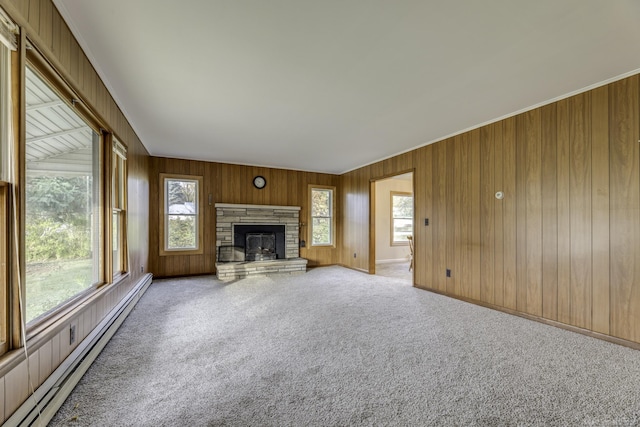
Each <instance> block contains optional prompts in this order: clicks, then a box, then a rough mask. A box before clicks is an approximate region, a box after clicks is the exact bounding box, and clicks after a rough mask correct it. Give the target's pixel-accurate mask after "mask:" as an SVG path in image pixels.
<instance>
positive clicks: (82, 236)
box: [25, 69, 100, 321]
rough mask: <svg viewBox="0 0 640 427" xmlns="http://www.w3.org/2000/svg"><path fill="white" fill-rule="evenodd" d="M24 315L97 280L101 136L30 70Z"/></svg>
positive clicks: (31, 314) (33, 315)
mask: <svg viewBox="0 0 640 427" xmlns="http://www.w3.org/2000/svg"><path fill="white" fill-rule="evenodd" d="M26 78H27V82H26V98H27V118H26V134H27V135H26V137H27V141H26V142H27V144H26V152H25V157H26V186H25V193H26V216H25V255H26V267H27V268H26V318H27V321H30V320H32V319H34V318H36V317H38V316H40V315H42V314H44V313H46V312H47V311H50V310H51V309H53V308H55V307H56V306H58V305H60V304H61V303H63V302H65V301H66V300H68V299H70V298H71V297H73V296H75V295H76V294H78V293H79V292H81V291H83V290H84V289H86V288H88V287H90V286H91V285H93V284H94V283H96V282H97V281H98V275H99V259H100V235H99V230H98V228H99V227H98V225H99V205H98V201H99V170H98V169H99V149H100V140H99V137H98V135H97V134H96V133H95V132H93V130H92V129H91V128H90V127H89V126H87V124H86V123H85V122H84V121H83V120H82V119H81V118H80V117H79V116H78V115H77V114H76V113H75V112H74V111H73V110H72V109H71V108H70V107H69V106H67V105H66V104H65V103H63V102H62V100H61V99H60V98H59V97H58V96H57V95H56V94H55V93H54V92H53V91H52V90H51V89H50V88H49V87H48V86H47V85H46V84H45V83H44V82H43V81H42V80H41V79H40V78H39V77H38V76H36V74H35V73H33V72H32V71H31V70H30V69H27V70H26Z"/></svg>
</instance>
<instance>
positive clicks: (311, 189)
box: [309, 184, 336, 247]
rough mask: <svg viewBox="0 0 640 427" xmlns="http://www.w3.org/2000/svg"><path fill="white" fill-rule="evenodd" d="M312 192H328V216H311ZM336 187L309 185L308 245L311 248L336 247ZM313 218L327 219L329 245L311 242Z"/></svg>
mask: <svg viewBox="0 0 640 427" xmlns="http://www.w3.org/2000/svg"><path fill="white" fill-rule="evenodd" d="M314 191H328V192H329V194H330V197H329V202H330V204H331V206H330V208H329V216H314V215H313V192H314ZM335 196H336V187H333V186H328V185H313V184H311V185H309V243H310V246H311V247H335V245H336V220H335V218H336V215H335V212H336V202H335V199H336V197H335ZM315 218H328V219H329V220H330V221H329V224H330V227H331V230H330V236H329V239H330V241H329V243H314V241H313V220H314V219H315Z"/></svg>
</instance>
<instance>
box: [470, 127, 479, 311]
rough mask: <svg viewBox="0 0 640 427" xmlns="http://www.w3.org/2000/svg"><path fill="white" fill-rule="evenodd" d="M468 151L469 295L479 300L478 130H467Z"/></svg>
mask: <svg viewBox="0 0 640 427" xmlns="http://www.w3.org/2000/svg"><path fill="white" fill-rule="evenodd" d="M469 137H470V143H471V147H470V148H471V153H470V158H469V162H470V169H469V171H470V173H471V179H470V181H471V182H470V189H469V190H470V193H471V209H470V212H469V215H470V216H471V235H470V239H471V248H470V249H471V293H470V297H471V298H472V299H475V300H480V259H481V251H480V216H479V212H480V130H479V129H476V130H473V131H471V132H469Z"/></svg>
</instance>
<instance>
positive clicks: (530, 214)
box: [520, 109, 542, 316]
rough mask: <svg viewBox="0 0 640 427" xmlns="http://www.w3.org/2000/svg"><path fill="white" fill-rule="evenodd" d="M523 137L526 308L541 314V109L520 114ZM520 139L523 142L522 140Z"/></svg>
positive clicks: (537, 314) (530, 311) (535, 313)
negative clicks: (522, 123) (524, 153)
mask: <svg viewBox="0 0 640 427" xmlns="http://www.w3.org/2000/svg"><path fill="white" fill-rule="evenodd" d="M523 117H524V118H525V121H524V123H525V129H523V137H524V141H526V142H525V143H526V159H525V164H521V165H520V166H521V167H523V168H524V169H525V170H526V177H525V180H526V182H525V186H526V194H525V197H526V201H525V206H526V213H527V216H526V236H527V237H526V239H527V240H526V263H527V266H526V271H527V273H526V284H525V286H526V291H525V295H526V312H527V313H529V314H533V315H535V316H541V315H542V150H541V149H542V144H541V142H540V109H535V110H532V111H529V112H527V113H524V114H523ZM524 141H523V142H524Z"/></svg>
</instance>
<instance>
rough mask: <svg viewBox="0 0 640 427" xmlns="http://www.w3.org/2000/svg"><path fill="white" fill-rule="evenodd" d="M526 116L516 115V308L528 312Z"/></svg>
mask: <svg viewBox="0 0 640 427" xmlns="http://www.w3.org/2000/svg"><path fill="white" fill-rule="evenodd" d="M525 119H526V118H525V117H524V116H523V115H522V114H520V115H518V116H517V117H516V165H517V166H516V212H517V222H516V257H517V258H516V309H517V310H518V311H521V312H524V313H526V312H527V265H528V263H527V206H526V200H527V198H526V195H527V186H526V183H527V181H526V176H527V175H526V173H527V169H526V167H524V166H526V159H527V157H526V154H527V153H526V150H527V143H526V139H525V136H524V131H525V129H526V121H525Z"/></svg>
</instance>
